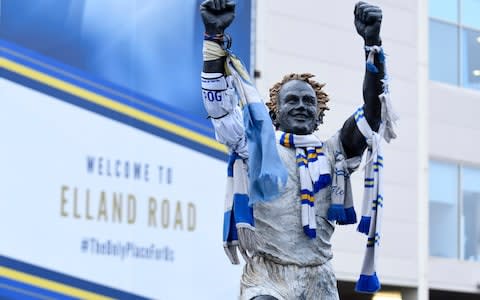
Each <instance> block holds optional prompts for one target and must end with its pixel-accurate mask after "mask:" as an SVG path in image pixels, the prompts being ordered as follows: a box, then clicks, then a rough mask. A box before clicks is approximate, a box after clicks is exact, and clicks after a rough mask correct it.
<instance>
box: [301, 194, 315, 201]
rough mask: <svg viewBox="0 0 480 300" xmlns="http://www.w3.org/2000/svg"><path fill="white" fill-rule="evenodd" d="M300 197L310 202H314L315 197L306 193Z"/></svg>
mask: <svg viewBox="0 0 480 300" xmlns="http://www.w3.org/2000/svg"><path fill="white" fill-rule="evenodd" d="M301 199H302V200H308V201H310V202H315V197H313V196H310V195H308V194H302V195H301Z"/></svg>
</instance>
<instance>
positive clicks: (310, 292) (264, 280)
mask: <svg viewBox="0 0 480 300" xmlns="http://www.w3.org/2000/svg"><path fill="white" fill-rule="evenodd" d="M260 295H269V296H273V297H275V298H277V299H278V300H300V299H303V300H339V297H338V290H337V280H336V278H335V274H334V272H333V268H332V265H331V263H330V261H327V262H326V263H324V264H322V265H319V266H307V267H301V266H298V265H294V264H288V265H282V264H278V263H275V262H273V261H271V260H268V259H267V258H265V257H262V256H254V257H253V258H252V260H251V262H250V263H247V264H246V265H245V268H244V270H243V275H242V278H241V280H240V299H242V300H249V299H251V298H253V297H255V296H260Z"/></svg>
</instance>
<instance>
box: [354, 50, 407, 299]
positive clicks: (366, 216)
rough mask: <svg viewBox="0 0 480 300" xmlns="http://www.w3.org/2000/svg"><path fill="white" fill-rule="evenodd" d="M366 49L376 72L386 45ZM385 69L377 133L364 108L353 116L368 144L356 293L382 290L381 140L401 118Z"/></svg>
mask: <svg viewBox="0 0 480 300" xmlns="http://www.w3.org/2000/svg"><path fill="white" fill-rule="evenodd" d="M365 50H366V51H367V54H368V55H367V71H369V72H373V73H377V72H378V69H377V68H376V67H375V65H374V64H373V61H374V55H375V54H376V53H377V54H378V58H379V62H380V63H383V64H384V63H385V54H384V52H383V48H382V47H380V46H366V47H365ZM384 68H385V77H384V79H383V80H382V82H383V93H382V94H380V95H379V96H378V97H379V100H380V102H381V105H382V110H381V123H380V128H379V130H378V133H377V132H375V131H373V130H372V129H371V128H370V125H369V124H368V122H367V120H366V118H365V116H364V111H363V108H359V109H358V110H357V111H356V112H355V115H354V117H355V122H356V124H357V128H358V129H359V130H360V132H361V133H362V134H363V136H364V137H365V139H366V142H367V146H368V149H367V155H366V164H365V182H364V194H363V205H362V218H361V220H360V223H359V225H358V228H357V230H358V231H359V232H361V233H364V234H366V235H367V245H366V249H365V255H364V259H363V265H362V270H361V275H360V278H359V280H358V281H357V284H356V286H355V290H356V291H357V292H366V293H373V292H376V291H378V290H379V289H380V281H379V280H378V277H377V273H376V269H377V256H378V248H379V246H380V239H381V225H382V215H383V176H382V175H383V154H382V147H381V140H382V138H383V139H385V141H387V142H390V141H391V140H392V139H394V138H396V137H397V135H396V134H395V132H394V128H393V125H394V123H395V122H396V121H397V120H398V116H397V114H396V113H395V111H394V109H393V107H392V104H391V100H390V92H389V89H388V76H387V75H386V74H387V71H386V66H384Z"/></svg>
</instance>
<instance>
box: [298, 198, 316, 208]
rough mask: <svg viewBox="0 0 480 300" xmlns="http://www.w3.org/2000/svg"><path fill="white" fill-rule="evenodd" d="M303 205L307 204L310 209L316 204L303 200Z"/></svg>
mask: <svg viewBox="0 0 480 300" xmlns="http://www.w3.org/2000/svg"><path fill="white" fill-rule="evenodd" d="M300 203H301V204H307V205H308V206H310V207H313V206H314V203H313V202H311V201H308V200H306V199H302V201H301V202H300Z"/></svg>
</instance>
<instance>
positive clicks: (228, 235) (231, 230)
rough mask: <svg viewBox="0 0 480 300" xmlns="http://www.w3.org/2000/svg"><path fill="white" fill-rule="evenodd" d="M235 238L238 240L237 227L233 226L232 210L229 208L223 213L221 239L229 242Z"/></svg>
mask: <svg viewBox="0 0 480 300" xmlns="http://www.w3.org/2000/svg"><path fill="white" fill-rule="evenodd" d="M236 240H238V237H237V228H236V227H235V221H234V217H233V212H232V211H231V210H229V211H226V212H225V213H224V214H223V241H224V242H227V241H228V242H230V241H236Z"/></svg>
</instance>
